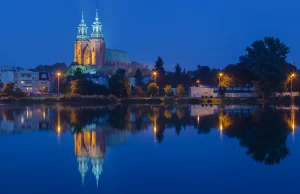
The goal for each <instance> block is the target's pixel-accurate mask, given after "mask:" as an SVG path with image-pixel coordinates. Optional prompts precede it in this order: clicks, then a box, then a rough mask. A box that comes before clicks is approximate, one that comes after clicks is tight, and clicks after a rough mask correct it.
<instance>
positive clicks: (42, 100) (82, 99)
mask: <svg viewBox="0 0 300 194" xmlns="http://www.w3.org/2000/svg"><path fill="white" fill-rule="evenodd" d="M269 102H270V103H278V104H279V103H280V104H287V103H288V99H281V100H279V99H276V100H270V101H269ZM297 102H299V103H300V98H299V99H298V100H297ZM0 103H5V104H11V103H14V104H56V103H64V104H75V105H82V104H96V105H109V104H113V103H121V104H124V105H132V104H145V105H147V104H148V105H151V104H153V105H159V104H162V105H177V104H182V105H184V104H190V105H195V104H212V105H217V104H259V103H264V101H260V100H259V99H257V98H189V97H187V98H173V97H168V98H160V97H157V98H124V99H117V98H116V97H115V96H113V95H109V96H80V95H61V96H59V97H57V96H53V97H27V98H20V99H17V98H13V97H8V98H3V99H1V100H0Z"/></svg>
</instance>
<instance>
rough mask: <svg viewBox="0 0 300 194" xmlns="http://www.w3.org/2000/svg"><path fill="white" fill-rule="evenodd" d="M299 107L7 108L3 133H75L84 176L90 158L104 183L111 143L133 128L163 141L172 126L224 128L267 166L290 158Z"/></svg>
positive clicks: (199, 129)
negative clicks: (104, 165) (148, 131)
mask: <svg viewBox="0 0 300 194" xmlns="http://www.w3.org/2000/svg"><path fill="white" fill-rule="evenodd" d="M297 114H299V111H298V109H297V108H296V107H294V106H292V107H290V108H285V109H284V108H282V109H280V108H278V107H277V108H276V109H275V108H273V107H263V108H259V107H258V106H222V107H219V106H215V105H214V106H205V105H194V106H178V107H173V106H169V107H164V106H155V107H150V106H142V105H138V106H131V107H129V106H116V107H114V108H103V107H85V106H83V107H74V106H73V107H72V106H65V107H63V106H47V107H45V106H29V107H2V108H1V115H0V132H1V134H14V133H20V132H30V131H41V130H48V131H53V132H55V133H57V134H58V136H59V135H61V134H64V133H65V132H67V131H70V132H72V133H73V134H74V140H75V153H76V156H77V160H78V163H79V171H80V173H81V175H82V177H83V180H84V175H85V174H86V172H87V171H88V165H87V163H88V162H89V160H90V161H91V163H92V165H93V169H92V172H93V173H94V175H95V177H96V180H97V182H98V179H99V176H100V175H101V172H102V163H103V158H104V154H105V150H106V146H109V145H113V144H116V145H118V144H122V143H125V142H126V140H127V137H128V135H129V134H131V133H138V132H140V131H143V130H148V129H150V130H152V131H153V134H154V139H155V141H157V142H158V143H163V141H164V137H165V131H166V130H174V132H175V133H176V134H177V135H180V134H181V132H182V130H184V129H186V128H187V127H188V129H191V128H192V129H193V128H194V129H196V130H197V133H198V134H199V135H203V134H207V133H210V132H211V131H213V130H219V131H220V135H221V138H225V137H227V138H236V139H238V140H239V145H240V146H242V147H245V148H246V150H247V151H246V154H247V155H249V156H250V157H251V158H253V159H254V160H255V161H258V162H262V163H265V164H267V165H272V164H277V163H279V162H280V161H281V160H283V159H285V158H286V157H287V156H288V155H289V153H290V150H289V148H288V147H287V143H286V142H287V137H288V134H289V133H290V132H292V133H291V134H292V135H294V132H295V130H296V128H297V126H296V124H297V123H300V122H299V121H297V118H300V117H299V116H297Z"/></svg>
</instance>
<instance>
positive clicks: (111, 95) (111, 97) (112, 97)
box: [107, 94, 118, 102]
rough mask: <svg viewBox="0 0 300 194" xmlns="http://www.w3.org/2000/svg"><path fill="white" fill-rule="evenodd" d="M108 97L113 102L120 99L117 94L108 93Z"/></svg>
mask: <svg viewBox="0 0 300 194" xmlns="http://www.w3.org/2000/svg"><path fill="white" fill-rule="evenodd" d="M107 98H108V99H109V100H110V101H113V102H116V101H118V98H117V97H116V96H115V95H113V94H110V95H108V97H107Z"/></svg>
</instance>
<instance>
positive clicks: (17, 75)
mask: <svg viewBox="0 0 300 194" xmlns="http://www.w3.org/2000/svg"><path fill="white" fill-rule="evenodd" d="M0 72H1V76H0V79H1V83H3V84H5V83H7V82H12V83H14V86H15V88H20V89H21V90H22V91H23V92H26V93H31V94H37V93H41V92H43V93H45V92H46V93H47V92H49V90H50V78H49V74H48V73H45V72H34V71H29V70H24V69H22V68H16V67H7V66H3V67H0Z"/></svg>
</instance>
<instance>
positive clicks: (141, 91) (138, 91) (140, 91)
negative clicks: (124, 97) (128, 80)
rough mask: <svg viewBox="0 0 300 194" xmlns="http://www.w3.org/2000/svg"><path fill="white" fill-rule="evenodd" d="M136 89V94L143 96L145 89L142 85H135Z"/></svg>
mask: <svg viewBox="0 0 300 194" xmlns="http://www.w3.org/2000/svg"><path fill="white" fill-rule="evenodd" d="M134 91H135V94H136V95H137V96H141V95H143V93H144V91H143V89H142V87H141V86H135V87H134Z"/></svg>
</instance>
